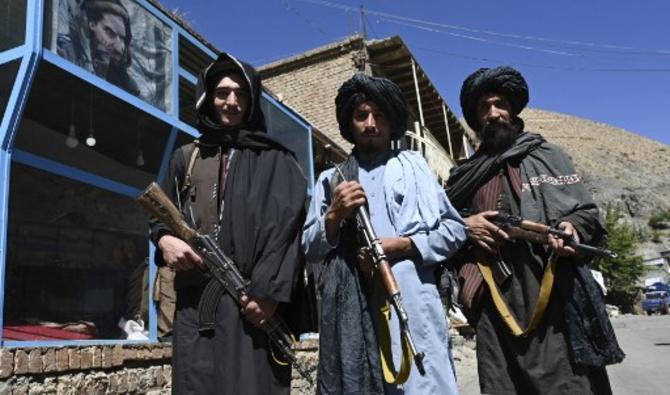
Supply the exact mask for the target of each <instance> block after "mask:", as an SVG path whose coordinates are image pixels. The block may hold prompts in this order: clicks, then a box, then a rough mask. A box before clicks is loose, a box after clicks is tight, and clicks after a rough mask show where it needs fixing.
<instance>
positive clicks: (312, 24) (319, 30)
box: [282, 0, 328, 37]
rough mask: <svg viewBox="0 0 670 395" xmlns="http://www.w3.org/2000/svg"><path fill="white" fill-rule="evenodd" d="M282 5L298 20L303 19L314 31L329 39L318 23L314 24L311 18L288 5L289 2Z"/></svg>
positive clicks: (285, 0)
mask: <svg viewBox="0 0 670 395" xmlns="http://www.w3.org/2000/svg"><path fill="white" fill-rule="evenodd" d="M282 3H284V8H286V10H287V11H290V12H292V13H294V14H295V15H296V16H297V17H298V18H300V19H302V20H303V21H304V22H305V23H307V24H308V25H309V26H310V27H311V28H312V29H314V30H316V31H317V32H318V33H321V35H323V36H324V37H328V34H326V32H324V31H323V29H321V27H319V25H317V24H316V23H314V22H312V21H311V20H310V19H309V18H307V17H305V16H304V15H303V14H302V13H300V11H298V10H297V9H295V8H293V7H291V5H290V4H289V3H288V0H282Z"/></svg>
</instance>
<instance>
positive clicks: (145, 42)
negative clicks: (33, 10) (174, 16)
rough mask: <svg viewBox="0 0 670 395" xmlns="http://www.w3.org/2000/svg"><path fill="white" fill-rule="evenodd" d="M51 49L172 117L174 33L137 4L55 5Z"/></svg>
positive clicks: (65, 0) (80, 1)
mask: <svg viewBox="0 0 670 395" xmlns="http://www.w3.org/2000/svg"><path fill="white" fill-rule="evenodd" d="M52 12H53V15H52V24H51V28H52V31H51V35H50V36H51V42H50V47H49V49H50V50H51V51H52V52H55V53H56V54H58V55H59V56H61V57H63V58H65V59H67V60H68V61H70V62H72V63H74V64H76V65H77V66H79V67H82V68H84V69H86V70H88V71H90V72H91V73H94V74H95V75H97V76H99V77H101V78H104V79H105V80H107V81H108V82H110V83H112V84H114V85H116V86H118V87H119V88H121V89H123V90H125V91H126V92H128V93H130V94H132V95H135V96H137V97H139V98H141V99H142V100H144V101H146V102H148V103H150V104H152V105H154V106H156V107H158V108H159V109H161V110H163V111H166V112H170V111H171V109H172V94H171V91H172V86H171V85H172V67H174V66H173V65H172V29H171V28H170V27H169V26H167V25H166V24H165V23H163V22H162V21H161V20H159V19H158V18H156V17H155V16H154V15H152V14H151V13H150V12H148V11H147V10H146V9H144V8H143V7H141V6H140V5H138V4H137V2H136V1H133V0H53V1H52Z"/></svg>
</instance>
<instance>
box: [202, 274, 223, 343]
mask: <svg viewBox="0 0 670 395" xmlns="http://www.w3.org/2000/svg"><path fill="white" fill-rule="evenodd" d="M224 292H225V289H224V288H223V285H221V283H220V282H218V281H217V280H216V279H215V278H214V277H212V278H210V279H209V282H208V283H207V285H206V286H205V289H204V290H203V291H202V295H200V302H198V331H199V332H206V331H213V330H214V328H216V310H217V308H218V307H219V301H220V300H221V296H222V295H223V293H224Z"/></svg>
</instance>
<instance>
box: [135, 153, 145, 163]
mask: <svg viewBox="0 0 670 395" xmlns="http://www.w3.org/2000/svg"><path fill="white" fill-rule="evenodd" d="M135 164H136V165H137V166H139V167H142V166H144V155H143V154H142V150H139V151H137V159H135Z"/></svg>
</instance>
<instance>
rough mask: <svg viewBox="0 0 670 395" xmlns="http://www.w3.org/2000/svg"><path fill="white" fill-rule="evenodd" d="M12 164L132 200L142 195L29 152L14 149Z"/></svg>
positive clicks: (124, 185)
mask: <svg viewBox="0 0 670 395" xmlns="http://www.w3.org/2000/svg"><path fill="white" fill-rule="evenodd" d="M12 162H17V163H21V164H24V165H28V166H32V167H35V168H37V169H40V170H44V171H46V172H49V173H52V174H56V175H59V176H63V177H67V178H70V179H72V180H75V181H79V182H82V183H84V184H89V185H93V186H94V187H96V188H100V189H104V190H106V191H109V192H114V193H118V194H119V195H123V196H128V197H131V198H134V197H136V196H137V195H139V194H140V192H141V190H139V189H137V188H134V187H131V186H128V185H126V184H123V183H120V182H118V181H114V180H110V179H109V178H105V177H101V176H99V175H97V174H93V173H89V172H87V171H84V170H80V169H77V168H76V167H72V166H68V165H64V164H62V163H60V162H56V161H53V160H51V159H47V158H44V157H41V156H38V155H34V154H31V153H29V152H26V151H23V150H20V149H14V152H13V153H12Z"/></svg>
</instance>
